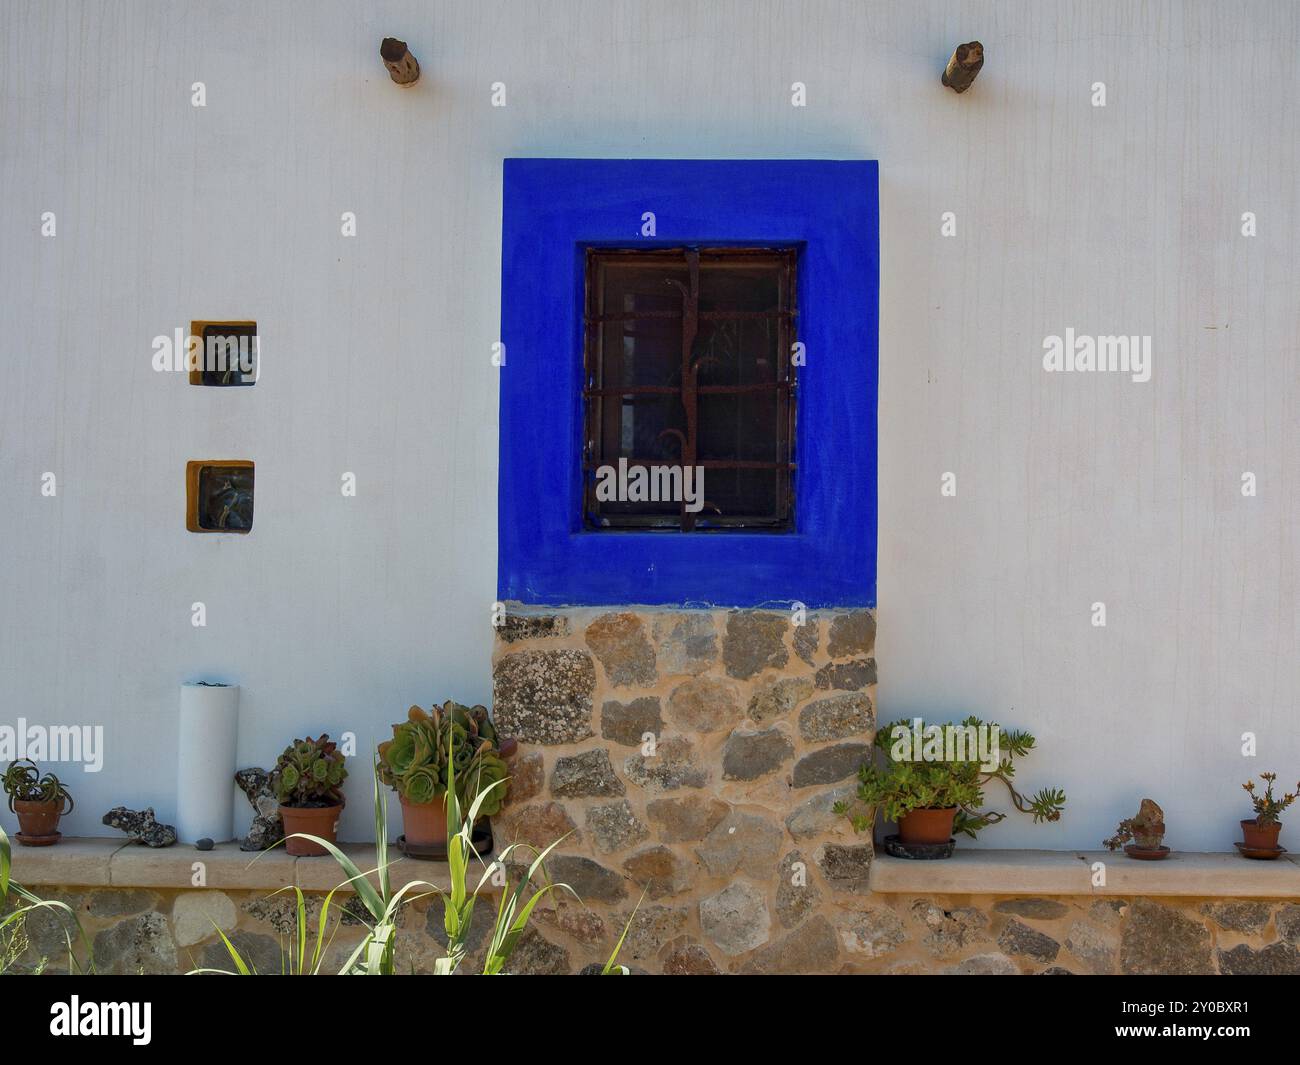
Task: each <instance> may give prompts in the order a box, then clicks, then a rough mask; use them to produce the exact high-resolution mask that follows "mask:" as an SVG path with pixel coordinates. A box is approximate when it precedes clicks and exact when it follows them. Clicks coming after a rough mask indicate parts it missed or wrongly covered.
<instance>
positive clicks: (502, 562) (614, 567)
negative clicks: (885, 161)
mask: <svg viewBox="0 0 1300 1065" xmlns="http://www.w3.org/2000/svg"><path fill="white" fill-rule="evenodd" d="M876 178H877V175H876V164H875V163H873V162H870V161H839V160H824V159H817V160H807V159H777V160H765V159H736V160H699V159H507V160H506V161H505V168H504V175H503V182H502V215H501V334H500V338H499V339H500V343H501V351H502V354H503V355H504V353H505V352H507V351H508V352H509V357H508V358H502V359H501V362H500V389H501V393H500V394H501V408H500V419H499V432H500V450H499V456H500V457H499V476H498V478H497V500H498V505H497V598H498V599H499V600H501V601H502V602H511V601H516V602H520V603H526V604H532V605H555V606H566V605H567V606H572V605H586V606H597V605H606V604H628V603H636V604H641V605H645V606H658V605H664V606H688V605H689V606H701V605H708V606H712V607H722V606H728V607H752V606H768V607H771V606H773V605H775V604H786V605H788V604H791V603H793V602H795V601H798V602H800V603H803V604H804V605H805V606H807V607H809V608H810V609H813V608H823V607H836V608H842V607H860V606H874V605H875V596H876V337H877V316H878V303H879V270H878V265H879V250H878V249H879V235H878V230H879V226H878V220H877V192H876V189H877V180H876ZM651 223H652V224H651ZM692 249H694V253H695V254H696V255H697V256H698V265H697V267H696V269H697V270H698V274H699V285H698V289H697V290H696V291H695V295H694V296H692V295H691V292H692V286H691V273H692V266H691V256H692ZM673 281H676V282H678V283H679V284H670V282H673ZM679 286H680V287H679ZM692 307H694V309H695V310H696V312H697V313H696V315H695V322H694V326H695V337H694V339H693V340H692V341H691V342H690V343H689V345H687V344H684V340H685V336H686V332H687V330H688V328H689V327H690V324H691V323H690V322H689V321H688V312H689V310H690V309H691V308H692ZM720 314H731V315H737V317H731V318H728V317H722V316H719V315H720ZM612 316H619V317H620V318H621V320H616V318H615V317H612ZM769 316H771V317H769ZM796 344H797V349H796V350H797V352H798V353H799V354H800V355H801V356H802V355H804V354H805V353H806V358H804V357H800V358H799V359H798V365H797V367H796V366H794V365H791V364H792V363H794V361H795V358H794V355H795V352H792V351H791V346H792V345H796ZM688 348H689V359H690V361H689V362H688V363H687V365H688V367H693V368H694V369H695V372H696V380H695V384H696V386H697V387H696V388H695V390H694V392H695V395H694V403H693V405H692V400H691V396H690V395H689V394H687V393H688V391H689V382H686V384H687V385H688V388H686V389H684V388H683V379H682V373H681V368H682V363H683V355H684V354H685V353H686V352H687V350H688ZM708 355H711V356H712V358H711V359H706V358H705V357H704V356H708ZM593 370H594V371H595V373H594V374H593V372H592V371H593ZM796 374H797V378H796ZM796 384H797V388H796V387H795V386H796ZM706 386H707V387H715V386H720V387H722V388H723V390H722V391H712V392H710V391H705V390H704V388H705V387H706ZM607 390H608V391H607ZM690 409H694V412H695V414H694V417H695V434H694V444H695V458H696V463H697V464H704V472H705V481H704V492H703V496H704V497H705V499H706V500H707V502H708V504H709V505H708V506H703V507H701V509H699V510H698V511H691V510H689V509H687V510H686V515H690V517H686V520H685V522H684V521H683V519H684V517H685V516H684V515H683V513H682V512H683V509H684V508H683V507H682V505H681V503H682V502H683V501H682V500H681V499H667V500H665V499H663V498H660V499H658V500H655V499H647V498H632V494H631V493H628V495H626V496H624V497H622V498H613V499H611V498H608V497H606V498H601V493H600V492H599V481H600V471H601V468H602V466H603V467H604V468H605V470H606V472H608V470H609V468H610V467H617V466H618V465H619V464H620V463H622V464H623V465H625V466H626V465H627V463H628V460H629V459H635V460H646V461H649V462H651V463H652V465H653V464H660V465H662V466H666V467H671V466H672V464H673V463H679V462H681V461H682V459H683V457H684V456H685V455H686V451H685V450H684V448H683V445H684V444H689V442H690V434H689V433H688V432H687V428H688V423H687V411H688V410H690ZM645 468H646V467H639V466H638V467H631V468H629V470H628V481H629V487H630V482H631V479H632V470H634V469H645ZM593 480H595V481H597V486H596V487H595V488H593V485H592V481H593ZM685 480H686V478H685V477H684V476H683V477H682V482H683V487H684V486H685ZM605 483H606V484H608V479H607V478H606V481H605ZM684 524H685V525H687V526H688V527H689V528H691V531H690V532H688V533H682V532H679V531H675V530H680V529H682V527H683V525H684Z"/></svg>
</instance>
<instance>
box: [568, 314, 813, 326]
mask: <svg viewBox="0 0 1300 1065" xmlns="http://www.w3.org/2000/svg"><path fill="white" fill-rule="evenodd" d="M681 317H682V312H681V311H611V312H609V313H608V314H594V315H591V316H590V317H588V319H587V321H588V322H589V323H591V324H595V325H602V324H604V323H605V322H636V321H640V320H641V319H645V320H646V321H652V320H654V319H663V318H666V319H668V320H669V321H677V320H678V319H679V318H681ZM698 317H699V319H700V321H703V322H731V321H738V320H739V321H749V320H754V321H762V320H763V319H765V318H793V317H794V312H793V311H699V312H698Z"/></svg>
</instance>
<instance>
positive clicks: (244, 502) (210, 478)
mask: <svg viewBox="0 0 1300 1065" xmlns="http://www.w3.org/2000/svg"><path fill="white" fill-rule="evenodd" d="M185 527H186V528H187V529H189V531H190V532H198V533H204V532H214V533H223V532H224V533H246V532H249V531H250V530H251V529H252V528H253V464H252V463H251V462H247V461H245V460H244V459H202V460H195V461H193V462H190V463H188V464H187V465H186V467H185Z"/></svg>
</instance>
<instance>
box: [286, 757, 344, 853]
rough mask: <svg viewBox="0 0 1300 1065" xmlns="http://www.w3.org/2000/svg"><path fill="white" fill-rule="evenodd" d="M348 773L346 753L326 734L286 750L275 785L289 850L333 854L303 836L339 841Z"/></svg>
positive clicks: (287, 849) (290, 851)
mask: <svg viewBox="0 0 1300 1065" xmlns="http://www.w3.org/2000/svg"><path fill="white" fill-rule="evenodd" d="M347 776H348V771H347V768H346V767H345V766H344V764H343V752H342V751H340V750H339V749H338V744H336V743H333V742H331V740H330V738H329V736H327V735H325V734H324V733H322V734H321V735H320V737H319V738H317V739H312V738H311V737H308V738H307V739H305V740H294V741H293V743H291V744H290V745H289V746H288V747H286V748H285V749H284V753H283V754H281V755H280V758H279V760H278V761H277V762H276V763H275V769H274V770H272V772H271V787H272V788H274V789H275V795H276V798H277V799H279V801H280V817H281V819H282V820H283V821H284V835H285V840H284V849H285V850H286V851H288V852H289V853H290V854H294V855H297V856H299V857H303V858H308V857H316V856H319V855H322V854H327V853H329V852H328V851H326V850H325V848H324V847H322V846H321V845H320V844H319V843H316V842H314V841H313V840H310V839H303V838H302V835H308V836H317V837H319V838H320V839H324V840H328V841H329V842H330V843H333V842H335V840H336V839H337V836H338V827H339V815H340V814H341V813H342V812H343V803H344V800H343V781H345V780H346V779H347ZM295 833H299V834H300V835H295Z"/></svg>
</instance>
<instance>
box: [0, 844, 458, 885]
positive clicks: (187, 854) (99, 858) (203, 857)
mask: <svg viewBox="0 0 1300 1065" xmlns="http://www.w3.org/2000/svg"><path fill="white" fill-rule="evenodd" d="M340 849H341V850H342V851H343V853H344V854H346V855H348V857H350V858H351V859H352V860H353V861H354V862H356V864H357V868H359V869H362V870H369V869H371V868H372V867H373V865H374V854H375V849H374V847H373V846H372V845H371V844H368V843H343V844H340ZM388 851H389V861H390V862H391V863H392V865H391V867H390V868H391V873H392V877H393V880H394V881H395V882H398V883H404V882H405V881H406V880H407V879H410V880H427V881H429V882H430V883H431V884H433V885H434V886H436V887H438V888H441V889H443V890H447V889H448V887H449V885H450V881H449V879H448V876H447V865H446V863H445V862H425V861H413V860H411V859H408V858H405V857H403V856H402V854H401V852H400V851H398V850H397V848H396V847H389V849H388ZM254 859H256V861H254ZM196 862H202V863H203V866H204V881H205V882H204V884H203V886H204V887H208V888H215V889H217V890H219V891H275V890H276V889H278V888H283V887H291V886H293V885H295V884H296V885H297V886H298V887H300V888H302V890H303V891H319V892H324V891H329V890H330V889H332V888H334V887H337V886H338V885H339V884H340V883H342V882H343V880H344V879H346V878H345V875H344V873H343V871H342V870H341V869H340V868H339V865H338V863H337V862H336V861H335V860H334V859H333V858H332V857H328V856H327V857H322V858H295V857H293V856H292V855H289V854H286V853H285V852H284V848H283V847H277V848H275V849H274V850H272V851H269V852H267V853H265V854H263V855H262V856H261V857H258V855H257V854H255V853H250V852H249V851H241V850H240V849H239V844H238V843H219V844H217V845H216V846H215V847H214V848H213V849H212V850H210V851H200V850H195V849H194V847H193V846H192V845H191V844H188V843H177V844H175V845H173V846H171V847H160V848H152V847H145V846H142V845H140V844H137V843H133V842H130V841H124V840H121V839H98V838H65V839H63V840H62V841H61V842H59V843H57V844H55V845H54V846H53V847H23V846H20V845H19V844H18V843H16V842H15V843H14V844H13V879H14V881H15V882H16V883H19V884H21V885H22V886H23V887H25V888H28V889H33V890H34V889H38V888H40V887H43V886H75V887H124V888H126V887H129V888H156V889H157V888H163V889H167V888H170V889H173V890H188V889H192V888H195V887H196V886H197V885H196V884H195V882H194V878H195V874H196V870H195V868H194V865H195V863H196ZM370 879H371V880H372V882H373V881H374V880H375V878H374V877H371V878H370ZM36 893H37V894H40V892H39V891H37V892H36Z"/></svg>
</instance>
